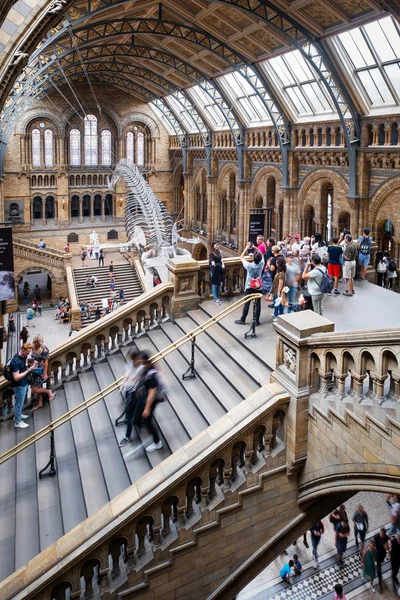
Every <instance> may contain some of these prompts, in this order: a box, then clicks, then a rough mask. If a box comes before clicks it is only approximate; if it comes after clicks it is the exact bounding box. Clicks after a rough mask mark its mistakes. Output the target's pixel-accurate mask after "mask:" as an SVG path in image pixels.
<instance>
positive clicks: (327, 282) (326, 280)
mask: <svg viewBox="0 0 400 600" xmlns="http://www.w3.org/2000/svg"><path fill="white" fill-rule="evenodd" d="M315 268H316V269H317V271H319V272H320V273H322V282H321V285H320V284H319V283H318V281H317V280H315V281H316V283H317V284H318V285H319V287H320V288H321V292H322V293H323V294H330V293H331V292H332V290H333V279H332V277H331V276H330V275H329V273H328V271H323V270H322V269H319V268H318V267H315Z"/></svg>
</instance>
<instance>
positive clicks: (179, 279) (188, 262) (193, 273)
mask: <svg viewBox="0 0 400 600" xmlns="http://www.w3.org/2000/svg"><path fill="white" fill-rule="evenodd" d="M167 268H168V278H169V281H170V282H171V283H173V284H174V295H173V297H172V299H171V311H172V314H173V316H174V317H179V316H183V315H184V314H186V312H187V311H188V310H194V309H195V308H198V305H199V301H200V296H199V270H200V267H199V263H198V262H197V261H196V260H194V259H193V258H191V257H188V256H178V257H176V258H170V259H169V260H168V262H167Z"/></svg>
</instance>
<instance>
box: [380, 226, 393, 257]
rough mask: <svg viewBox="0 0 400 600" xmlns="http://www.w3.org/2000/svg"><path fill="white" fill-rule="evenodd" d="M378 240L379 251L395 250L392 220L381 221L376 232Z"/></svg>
mask: <svg viewBox="0 0 400 600" xmlns="http://www.w3.org/2000/svg"><path fill="white" fill-rule="evenodd" d="M376 238H377V240H376V241H377V244H378V248H379V250H381V252H384V251H385V250H388V251H389V252H391V251H392V249H393V238H394V226H393V223H392V221H390V219H380V220H379V221H378V227H377V231H376Z"/></svg>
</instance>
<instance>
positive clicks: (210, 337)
mask: <svg viewBox="0 0 400 600" xmlns="http://www.w3.org/2000/svg"><path fill="white" fill-rule="evenodd" d="M98 271H99V270H98V269H96V273H97V272H98ZM88 272H89V270H88V269H82V274H83V275H86V274H87V273H88ZM122 272H124V273H125V272H126V269H122ZM119 273H120V270H119V269H118V272H117V273H116V281H117V282H118V279H119ZM130 276H131V277H132V273H131V275H130ZM107 277H108V275H107ZM99 279H100V278H99ZM124 289H125V291H127V286H125V284H124ZM206 304H207V303H206ZM208 318H209V315H208V314H207V312H206V309H203V308H199V309H198V310H194V311H192V312H189V313H188V315H187V316H186V317H184V318H180V319H177V320H176V322H175V323H171V322H161V323H159V325H158V327H156V328H154V329H150V330H148V331H147V333H146V335H142V336H139V337H136V338H135V340H134V345H135V346H136V347H137V348H138V349H140V350H144V349H146V350H148V351H150V353H151V354H155V353H156V352H157V351H159V350H162V349H164V348H165V347H166V346H168V345H169V344H170V343H171V342H173V341H176V340H177V339H179V338H181V337H182V336H183V335H184V333H186V332H188V331H191V330H193V329H194V328H195V327H196V326H197V324H199V323H203V322H204V321H206V320H207V319H208ZM130 347H132V343H131V344H128V345H125V346H120V348H119V349H118V350H115V349H114V350H111V351H109V350H107V349H106V354H105V355H103V356H102V357H101V358H100V360H97V361H94V362H93V363H92V364H91V366H90V368H88V369H87V370H83V371H81V372H79V373H75V374H74V375H73V376H72V377H71V378H70V379H69V380H68V381H67V382H66V383H64V384H63V385H62V386H60V387H59V388H58V389H57V396H56V399H55V401H54V402H52V403H51V404H50V405H49V404H48V403H46V404H45V407H44V408H43V409H41V410H39V411H36V412H34V413H33V414H32V417H31V418H29V420H28V423H29V424H30V427H29V429H27V430H16V429H15V428H14V426H13V422H12V421H11V420H9V421H4V422H2V423H1V424H0V454H1V453H3V452H4V451H6V450H7V449H8V448H10V447H12V446H14V445H15V444H17V443H18V442H20V441H22V440H23V439H25V438H26V437H28V436H29V435H31V434H32V433H33V432H34V431H37V430H39V429H40V428H42V427H43V426H45V425H46V424H47V423H48V422H49V421H51V420H54V419H56V418H57V417H59V416H61V415H62V414H64V413H65V412H67V411H68V410H70V409H71V408H73V407H75V406H77V405H78V404H80V403H81V402H83V401H84V399H88V398H89V397H91V396H93V395H94V394H95V393H96V392H98V391H99V390H102V389H104V388H106V387H107V386H108V385H109V384H111V383H113V382H114V381H115V380H116V379H117V378H118V377H120V376H121V375H122V374H123V370H124V366H125V364H126V359H125V357H126V355H127V353H128V351H129V349H130ZM190 354H191V347H190V343H187V344H185V345H184V346H182V347H181V348H180V349H179V350H175V351H174V352H172V353H171V354H169V355H168V356H167V357H166V358H165V359H164V360H162V361H160V362H159V363H158V368H159V369H160V371H161V373H162V377H163V379H164V382H165V384H166V388H167V401H165V402H163V403H160V404H159V405H158V406H157V407H156V409H155V419H156V422H157V425H158V427H159V429H160V432H161V439H162V441H163V445H164V447H163V449H162V450H160V451H156V452H153V453H146V451H145V449H144V447H145V446H146V445H147V444H148V443H149V440H148V434H147V432H146V431H145V430H137V431H135V430H134V433H133V438H132V442H131V443H130V444H128V445H127V446H125V447H124V448H119V446H118V441H119V440H120V439H121V438H122V437H123V436H124V432H125V427H124V426H120V427H116V426H115V421H116V419H117V417H118V416H119V415H120V414H121V413H122V411H123V406H124V405H123V398H122V396H121V394H120V392H113V393H111V394H110V395H108V396H106V397H105V398H104V400H101V401H99V402H97V404H95V405H94V406H92V407H91V408H89V409H88V410H87V411H84V412H83V413H81V414H79V415H78V416H76V417H75V418H73V419H72V420H71V421H70V422H68V423H66V424H65V425H63V426H62V427H60V428H58V429H56V431H55V449H56V457H57V475H56V476H55V477H50V478H46V479H41V480H39V479H38V477H37V473H38V471H39V470H40V469H42V468H43V467H44V466H45V464H46V463H47V461H48V456H49V440H48V437H46V438H44V439H42V440H40V441H39V442H38V443H36V444H35V445H33V446H30V447H29V448H28V449H26V450H25V451H23V452H22V453H21V454H19V455H18V456H17V457H15V458H13V459H10V460H9V461H8V462H6V463H5V464H4V465H2V466H1V467H0V469H1V479H2V481H3V482H4V485H2V486H1V488H0V506H1V507H2V510H1V511H0V581H2V580H3V579H4V578H6V577H7V576H8V575H10V574H11V573H13V572H14V571H15V570H16V569H18V568H20V567H21V566H22V565H24V564H25V563H27V562H28V561H30V560H31V559H32V558H33V557H34V556H36V555H37V554H38V553H40V552H42V551H43V550H45V549H46V548H48V546H50V545H51V544H53V543H54V542H56V541H57V540H58V539H59V538H60V537H61V536H63V535H64V534H65V533H67V532H68V531H70V530H71V529H73V528H74V527H75V526H77V525H79V524H80V523H81V522H82V521H83V520H84V519H86V518H87V517H89V516H90V515H93V514H94V513H95V512H96V511H98V510H99V509H101V508H102V507H103V506H104V505H105V504H107V502H109V501H110V500H111V499H113V498H115V496H117V495H118V494H120V493H121V492H122V491H123V490H125V489H126V488H128V487H129V486H130V485H131V484H132V483H134V482H135V481H137V480H139V479H140V478H141V477H142V476H144V475H145V474H146V473H148V472H149V471H151V470H152V469H154V468H155V467H157V466H158V465H159V464H160V463H161V462H162V461H164V460H165V459H166V458H168V457H169V456H170V455H171V454H172V453H174V452H176V451H178V450H179V449H180V448H182V447H183V446H184V445H185V444H187V443H188V442H190V440H192V439H193V438H194V437H196V436H198V435H199V434H201V433H202V432H203V431H204V430H205V429H206V428H207V427H208V426H209V425H210V424H213V423H215V422H216V421H217V420H218V419H220V418H221V417H223V416H224V415H225V414H226V412H227V411H229V410H231V409H233V408H234V407H236V406H237V405H239V404H240V403H241V401H242V400H244V399H245V398H247V397H249V396H250V395H252V394H253V393H254V392H256V391H257V390H260V386H261V384H263V383H265V382H267V381H268V380H269V374H270V372H271V370H270V368H269V367H268V366H267V365H266V364H265V363H264V362H263V361H262V360H261V359H260V358H257V357H255V356H254V355H253V354H252V353H251V352H250V351H249V349H248V348H247V347H246V346H245V344H244V342H241V341H240V340H239V339H237V338H236V337H234V336H233V335H232V334H231V333H229V332H228V331H227V330H226V329H223V328H222V326H220V325H218V324H216V325H214V326H213V327H211V328H210V329H209V330H208V331H207V332H205V333H202V334H201V335H199V336H198V337H197V339H196V364H195V369H196V378H195V379H191V380H190V379H189V380H185V381H184V380H182V374H183V373H184V372H185V371H186V370H187V369H188V366H189V364H190ZM171 458H172V457H171Z"/></svg>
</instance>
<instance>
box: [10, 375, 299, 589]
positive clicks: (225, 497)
mask: <svg viewBox="0 0 400 600" xmlns="http://www.w3.org/2000/svg"><path fill="white" fill-rule="evenodd" d="M288 405H289V396H288V395H287V394H286V393H284V390H283V389H282V388H281V387H280V386H279V385H276V384H268V385H265V386H263V387H262V388H260V389H259V390H257V391H256V392H255V393H254V394H253V395H252V396H250V397H249V398H247V399H246V400H244V401H243V402H241V403H240V404H239V405H238V406H236V407H235V408H234V409H232V410H231V411H230V412H229V413H227V414H226V415H225V416H224V417H222V418H221V419H220V420H219V421H217V422H216V423H215V424H214V425H211V426H210V427H208V428H207V429H206V430H205V431H203V432H202V433H200V434H199V435H198V436H197V437H196V438H194V439H193V440H192V441H191V442H189V443H188V444H186V446H184V447H183V448H182V449H181V450H179V452H176V453H175V454H173V455H171V456H170V457H169V458H167V459H166V460H165V461H164V462H163V463H161V464H160V465H159V467H157V468H156V469H153V470H152V471H150V472H149V473H147V474H146V475H144V476H143V477H142V478H141V479H140V480H139V481H138V482H137V483H135V484H133V485H132V486H130V487H129V488H127V489H126V490H125V491H124V492H122V493H121V494H120V495H119V496H117V497H116V498H114V499H113V500H111V502H109V503H108V504H107V505H105V506H104V507H103V508H102V509H100V510H99V511H98V512H97V513H95V514H93V515H92V516H91V517H89V518H88V519H86V521H83V522H82V523H81V524H80V525H78V526H77V527H76V528H75V529H73V530H72V531H70V532H69V533H68V535H67V536H65V537H64V538H61V539H60V540H58V541H57V542H55V544H53V546H51V547H50V548H48V549H47V550H45V553H47V554H46V557H44V554H43V553H42V554H39V555H38V556H37V557H35V558H34V559H33V560H32V561H31V562H30V563H29V565H27V566H26V567H25V570H26V572H25V573H21V572H19V573H18V575H17V574H13V575H11V576H10V577H9V578H8V580H6V581H5V582H4V587H3V596H2V598H3V600H10V599H11V598H12V597H14V596H15V595H16V594H17V593H19V592H21V590H23V589H24V588H25V587H26V586H29V591H30V594H29V597H30V598H31V599H32V600H33V599H34V598H35V599H37V600H66V599H67V598H80V599H81V600H88V599H89V598H97V599H100V598H110V597H111V596H112V597H116V591H117V590H118V588H119V589H120V590H121V589H122V590H125V591H126V590H127V589H129V594H132V595H134V593H135V590H140V589H142V588H143V585H144V584H145V578H146V577H148V576H151V573H152V572H154V573H156V574H157V575H159V574H160V573H162V570H163V569H165V568H168V566H169V565H170V564H171V561H172V560H173V559H172V556H173V555H175V554H176V553H177V552H178V551H179V552H180V553H181V552H184V551H185V548H186V547H188V548H190V547H191V546H192V545H193V544H196V543H197V536H198V534H199V532H201V531H202V529H204V531H207V530H208V529H209V528H210V526H211V527H212V526H216V527H218V521H219V519H220V518H222V516H223V515H224V514H225V513H226V512H227V510H229V507H230V505H232V506H233V507H236V506H237V503H238V502H239V503H240V502H241V501H242V498H244V497H246V498H247V499H249V495H251V494H252V493H253V492H254V491H256V490H259V489H260V487H261V488H262V486H263V476H265V477H268V476H271V475H276V476H277V477H279V476H280V475H281V474H283V473H284V471H285V463H286V456H285V454H286V452H285V435H286V415H287V411H288ZM263 474H264V475H263ZM241 494H243V495H241ZM43 561H44V562H43ZM36 562H37V565H38V568H35V565H34V564H33V563H36ZM43 564H45V565H46V569H45V570H44V569H43V568H41V567H40V566H43ZM144 567H146V573H147V574H148V575H146V576H144V574H143V568H144ZM121 586H122V588H121Z"/></svg>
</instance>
